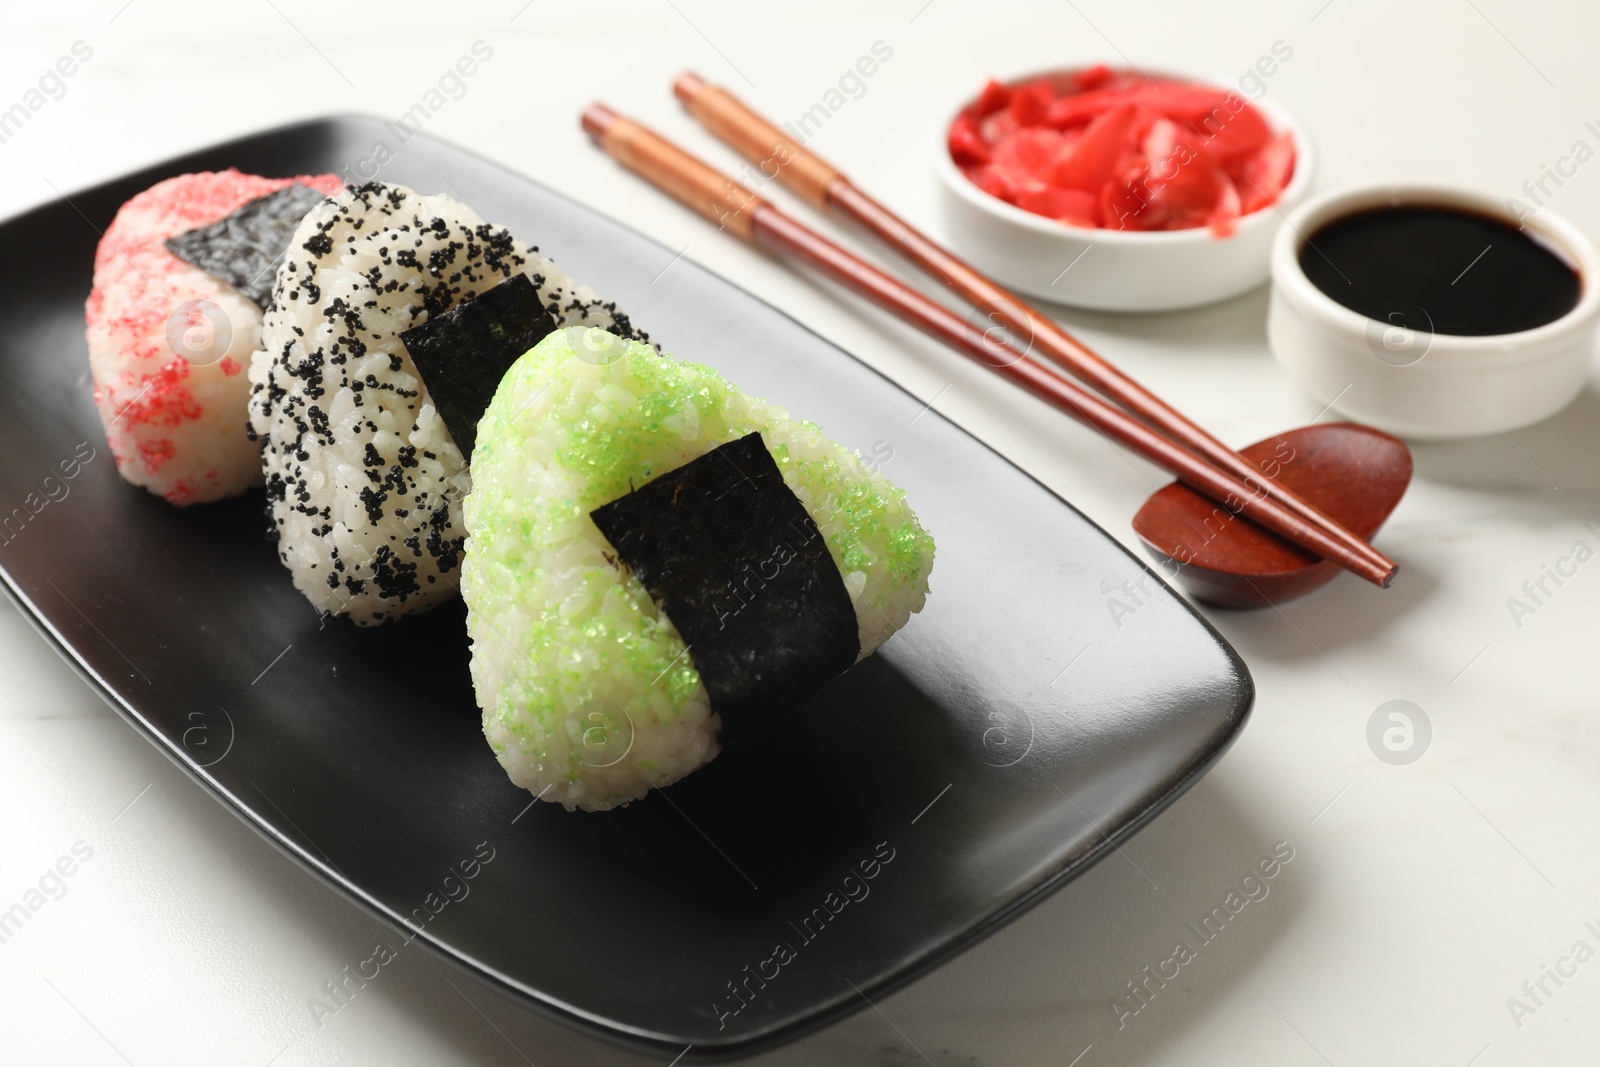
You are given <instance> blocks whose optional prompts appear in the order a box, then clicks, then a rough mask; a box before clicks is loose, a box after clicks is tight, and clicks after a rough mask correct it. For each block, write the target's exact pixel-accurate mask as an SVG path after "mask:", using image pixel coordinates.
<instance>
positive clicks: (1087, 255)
mask: <svg viewBox="0 0 1600 1067" xmlns="http://www.w3.org/2000/svg"><path fill="white" fill-rule="evenodd" d="M1073 73H1074V70H1071V69H1068V70H1052V71H1045V72H1042V73H1035V74H1027V75H1021V76H1018V77H1016V78H1010V79H1007V80H1006V81H1005V84H1007V85H1020V84H1024V83H1026V82H1030V81H1034V80H1037V79H1039V78H1060V79H1065V78H1066V77H1068V76H1070V75H1071V74H1073ZM1151 77H1154V78H1160V79H1163V80H1169V81H1175V82H1185V83H1188V84H1192V85H1202V86H1207V87H1210V88H1216V89H1220V90H1223V91H1232V90H1230V89H1229V87H1228V83H1227V82H1226V81H1214V80H1211V79H1208V78H1204V77H1195V76H1193V75H1189V74H1174V73H1171V72H1166V71H1152V72H1151ZM973 99H974V95H972V94H969V95H968V96H967V97H966V98H964V99H963V100H962V101H961V103H960V105H959V106H956V107H951V108H949V109H948V110H946V111H944V112H942V113H941V118H940V123H939V129H938V141H937V153H936V155H935V168H936V169H937V170H938V172H939V178H940V184H941V185H942V186H943V196H942V197H941V200H942V206H943V217H944V227H945V235H946V237H947V238H948V240H949V243H950V245H951V247H953V248H954V249H956V251H958V252H960V253H961V254H962V255H964V256H965V257H966V258H967V259H969V260H970V261H971V262H972V264H973V265H974V266H976V267H977V268H978V269H979V270H982V271H983V272H984V273H986V274H988V275H989V276H990V277H992V278H993V279H995V280H996V281H997V282H999V283H1000V284H1001V285H1004V286H1006V287H1007V288H1009V289H1014V290H1016V291H1018V292H1021V293H1026V294H1027V295H1029V296H1034V297H1039V298H1041V299H1044V300H1049V301H1053V302H1054V303H1058V304H1067V305H1070V306H1072V307H1080V308H1090V309H1093V310H1097V311H1174V310H1177V309H1179V308H1187V307H1198V306H1200V305H1202V304H1213V303H1216V302H1217V301H1219V300H1226V299H1228V298H1229V297H1234V296H1238V295H1239V294H1240V293H1245V292H1248V291H1250V290H1251V289H1254V288H1256V287H1257V286H1259V285H1262V284H1264V283H1265V282H1266V281H1267V278H1268V258H1269V253H1270V251H1271V248H1272V239H1273V236H1274V235H1275V234H1276V233H1277V232H1278V227H1279V226H1280V225H1282V223H1283V218H1284V215H1285V214H1287V213H1288V212H1289V210H1290V209H1291V208H1293V207H1294V206H1295V205H1296V204H1298V203H1300V202H1301V201H1302V200H1304V199H1305V197H1306V194H1307V193H1308V192H1309V191H1310V189H1311V183H1312V180H1313V178H1314V176H1315V170H1316V158H1315V153H1314V151H1313V149H1312V145H1311V141H1310V139H1309V138H1308V137H1307V136H1306V133H1305V130H1304V129H1302V128H1301V126H1300V125H1299V124H1298V123H1296V122H1295V121H1294V120H1293V119H1291V118H1290V117H1289V114H1288V113H1287V112H1286V111H1284V110H1283V109H1282V108H1280V107H1278V106H1277V105H1276V104H1274V103H1272V102H1271V101H1269V100H1265V99H1261V100H1247V103H1249V104H1250V106H1251V107H1254V108H1256V109H1257V110H1258V111H1260V112H1261V116H1262V118H1264V119H1266V121H1267V125H1268V126H1269V127H1271V129H1272V131H1273V132H1274V133H1282V132H1283V131H1285V130H1288V131H1289V133H1290V134H1291V136H1292V137H1293V138H1294V149H1295V165H1294V173H1293V174H1292V175H1291V176H1290V178H1289V184H1288V185H1287V186H1285V187H1284V190H1283V192H1282V193H1281V194H1280V195H1279V197H1278V200H1277V202H1276V203H1274V204H1271V205H1269V206H1267V207H1264V208H1261V209H1260V210H1258V211H1253V212H1251V213H1250V214H1248V215H1243V216H1241V217H1240V218H1239V219H1238V220H1237V228H1236V229H1235V230H1234V232H1233V233H1232V234H1231V235H1230V236H1228V237H1220V238H1219V237H1215V236H1213V235H1212V233H1211V231H1210V230H1208V229H1207V228H1206V227H1204V226H1201V227H1197V228H1194V229H1187V230H1148V231H1147V230H1107V229H1087V228H1084V227H1081V226H1072V225H1069V224H1068V223H1065V222H1059V221H1057V220H1055V219H1050V218H1045V217H1044V216H1042V215H1035V214H1034V213H1033V212H1031V211H1024V210H1022V209H1021V208H1019V207H1016V206H1014V205H1012V204H1008V203H1006V202H1005V201H1004V200H1001V199H1000V198H998V197H995V196H990V195H989V194H988V193H986V192H984V191H983V190H982V189H980V188H978V187H977V186H976V185H974V184H972V182H971V181H969V180H968V179H967V176H966V175H965V174H963V173H961V169H960V168H959V167H957V166H956V163H955V160H953V159H951V158H950V148H949V145H948V143H947V135H948V133H949V130H950V124H951V123H952V122H954V121H955V119H956V116H957V115H959V114H960V113H961V111H962V110H963V109H964V108H965V107H966V106H967V105H968V104H970V103H972V100H973Z"/></svg>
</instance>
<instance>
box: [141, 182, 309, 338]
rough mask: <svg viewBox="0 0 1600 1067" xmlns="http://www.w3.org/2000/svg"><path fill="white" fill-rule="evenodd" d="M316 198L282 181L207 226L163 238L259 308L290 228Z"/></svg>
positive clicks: (268, 299)
mask: <svg viewBox="0 0 1600 1067" xmlns="http://www.w3.org/2000/svg"><path fill="white" fill-rule="evenodd" d="M322 198H323V197H322V194H321V193H319V192H317V190H315V189H313V188H311V187H310V186H309V185H299V184H296V185H286V186H284V187H283V188H282V189H279V190H278V191H277V192H275V193H268V194H267V195H266V196H263V197H259V198H257V199H255V200H252V201H250V202H249V203H248V204H245V205H244V206H243V207H241V208H240V209H239V210H237V211H235V212H234V213H233V214H231V215H229V216H228V217H226V218H222V219H218V220H217V221H216V222H213V223H212V224H211V225H209V226H202V227H201V228H200V229H198V230H190V231H188V232H187V233H180V234H178V235H177V236H175V237H169V238H167V241H166V244H167V251H168V252H171V253H172V254H173V255H175V256H177V257H178V258H179V259H181V260H183V261H184V262H185V263H188V264H191V265H193V266H196V267H199V268H200V269H201V270H203V271H205V272H206V273H207V274H210V275H212V276H213V277H217V278H221V279H222V280H223V281H225V282H227V283H228V284H229V285H232V286H233V287H234V288H235V289H238V290H239V291H240V292H241V293H243V294H244V295H245V296H248V297H249V298H250V299H251V300H254V301H255V302H256V303H257V304H259V305H261V309H262V310H263V311H265V310H266V309H267V308H268V307H270V306H271V304H272V286H273V283H274V282H276V281H277V277H278V264H280V263H282V262H283V254H284V253H285V252H287V251H288V250H289V239H290V238H291V237H293V236H294V231H295V227H297V226H299V225H300V220H301V219H303V218H305V217H306V213H307V212H309V211H310V210H311V209H312V208H314V207H316V206H317V205H318V204H319V203H321V202H322Z"/></svg>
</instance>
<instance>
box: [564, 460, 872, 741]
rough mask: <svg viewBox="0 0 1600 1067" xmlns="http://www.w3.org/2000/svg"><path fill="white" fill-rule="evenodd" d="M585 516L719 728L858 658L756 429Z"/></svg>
mask: <svg viewBox="0 0 1600 1067" xmlns="http://www.w3.org/2000/svg"><path fill="white" fill-rule="evenodd" d="M589 514H590V516H591V517H592V518H593V519H594V522H595V525H596V526H598V527H599V528H600V532H601V533H602V534H604V535H605V536H606V539H607V540H608V541H610V542H611V545H612V547H613V548H615V549H616V550H617V554H618V556H620V557H621V559H622V561H623V562H624V563H626V564H627V565H628V566H629V567H631V568H632V569H633V573H634V574H636V575H637V576H638V578H639V581H640V582H642V583H643V584H644V587H645V589H646V590H648V591H649V593H650V596H651V598H652V599H654V600H655V602H656V603H657V604H658V605H660V607H661V609H662V611H664V612H665V613H666V615H667V617H668V618H669V619H671V620H672V622H673V625H675V626H676V627H677V628H678V633H679V634H680V635H682V637H683V640H684V643H685V644H686V645H687V646H688V652H689V655H690V657H691V658H692V659H693V661H694V665H695V668H696V669H697V670H699V672H700V680H701V681H702V682H704V683H705V687H706V692H707V693H709V694H710V697H711V709H712V710H713V711H715V712H717V713H718V714H720V715H722V717H723V728H724V730H725V731H726V730H728V729H730V728H731V729H733V730H734V731H735V733H736V734H737V733H742V732H743V731H745V730H747V729H749V728H750V727H751V726H753V725H754V724H755V723H756V722H758V721H760V719H761V718H762V717H763V714H762V713H764V712H765V713H767V716H766V717H770V715H771V713H772V712H775V711H777V710H779V709H780V708H781V707H782V706H784V705H787V704H790V703H792V702H794V701H796V700H798V699H800V698H802V697H804V696H806V695H808V694H810V693H811V692H813V691H815V690H817V689H819V688H821V687H822V686H823V685H824V684H826V683H827V682H828V681H830V680H832V679H833V678H834V677H836V676H838V675H839V674H842V673H843V672H844V671H845V670H847V669H849V667H850V665H851V664H853V663H854V662H855V660H856V656H857V655H858V654H859V653H860V651H861V644H860V636H859V633H858V631H857V627H856V613H855V608H854V606H853V605H852V604H851V603H850V594H849V592H848V591H847V590H846V589H845V585H844V578H843V577H842V576H841V575H840V574H839V568H838V566H837V565H836V564H835V563H834V562H833V557H832V556H831V555H829V553H828V546H827V545H826V543H824V541H823V539H822V534H821V532H820V531H818V529H817V524H816V523H815V522H814V521H812V519H811V516H809V515H807V514H806V510H805V507H804V506H803V505H802V504H801V503H800V501H799V499H798V498H796V497H795V495H794V493H793V492H792V491H791V490H790V489H789V487H788V486H787V485H785V484H784V481H783V476H782V475H781V474H780V473H778V465H777V464H776V463H774V462H773V459H772V454H771V453H770V452H768V451H767V446H766V444H765V442H764V441H762V439H761V435H760V434H759V433H752V434H749V435H748V436H745V437H741V438H739V439H738V440H736V441H730V442H729V443H727V444H725V445H722V446H720V447H718V448H715V449H713V450H712V451H710V452H707V453H706V454H705V455H703V456H701V457H700V458H699V459H696V460H692V461H691V462H689V463H686V464H684V465H683V466H682V467H679V468H678V469H676V470H674V471H670V472H668V473H666V474H663V475H662V476H661V477H659V478H656V479H655V480H654V481H651V482H649V483H647V484H645V485H644V486H642V487H640V488H638V489H635V490H634V491H633V492H631V493H629V494H628V495H626V496H623V497H620V498H618V499H617V500H613V501H612V502H610V503H609V504H603V505H601V506H600V507H598V508H596V509H594V510H593V511H592V512H590V513H589ZM747 716H748V718H747Z"/></svg>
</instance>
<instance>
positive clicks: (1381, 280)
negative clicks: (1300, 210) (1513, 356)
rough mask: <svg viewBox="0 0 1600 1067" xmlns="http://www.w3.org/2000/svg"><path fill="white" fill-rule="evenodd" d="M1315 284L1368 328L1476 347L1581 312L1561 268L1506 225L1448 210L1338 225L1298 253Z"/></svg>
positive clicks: (1373, 213)
mask: <svg viewBox="0 0 1600 1067" xmlns="http://www.w3.org/2000/svg"><path fill="white" fill-rule="evenodd" d="M1300 269H1301V270H1303V271H1304V272H1305V275H1306V277H1307V278H1309V279H1310V280H1311V284H1313V285H1315V286H1316V287H1317V288H1318V289H1320V290H1321V291H1322V292H1323V293H1324V294H1325V295H1327V296H1328V297H1329V298H1331V299H1333V300H1334V301H1336V302H1337V303H1340V304H1343V305H1344V306H1345V307H1347V308H1349V309H1350V310H1351V311H1354V312H1357V313H1359V314H1361V315H1365V316H1366V317H1367V318H1370V319H1376V320H1378V321H1380V322H1386V323H1390V324H1392V325H1395V326H1404V327H1406V328H1407V329H1412V330H1421V331H1426V332H1429V333H1439V334H1458V335H1463V336H1468V337H1481V336H1488V335H1492V334H1506V333H1517V332H1519V331H1521V330H1531V329H1534V328H1535V327H1538V326H1544V325H1546V324H1548V323H1552V322H1554V321H1556V320H1557V319H1559V318H1561V317H1562V316H1563V315H1565V314H1567V312H1569V311H1571V310H1572V309H1573V308H1574V307H1576V306H1577V305H1578V297H1579V296H1580V295H1581V292H1582V289H1583V284H1582V281H1581V279H1580V278H1579V277H1578V272H1577V271H1576V270H1574V269H1573V268H1572V266H1571V264H1569V263H1568V262H1567V261H1566V260H1565V259H1563V258H1562V257H1561V256H1560V255H1558V254H1557V253H1556V252H1554V251H1552V250H1551V249H1550V248H1549V247H1547V246H1546V245H1544V244H1541V243H1540V242H1539V241H1537V240H1534V239H1533V238H1532V237H1530V236H1528V234H1527V233H1526V232H1524V231H1522V230H1519V229H1517V228H1516V227H1515V226H1513V225H1511V224H1510V223H1509V222H1507V221H1505V220H1503V219H1498V218H1494V217H1491V216H1489V215H1483V214H1479V213H1476V212H1473V211H1466V210H1459V209H1455V208H1447V207H1422V206H1406V207H1382V208H1376V209H1372V210H1368V211H1359V212H1356V213H1354V214H1350V215H1345V216H1343V217H1341V218H1338V219H1335V220H1333V221H1332V222H1330V223H1328V224H1327V225H1325V226H1323V227H1321V228H1320V229H1318V230H1317V231H1316V232H1315V233H1313V234H1312V235H1311V237H1310V239H1309V240H1308V241H1307V242H1306V244H1305V246H1304V247H1303V248H1301V250H1300Z"/></svg>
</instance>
